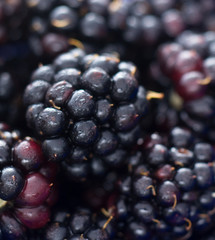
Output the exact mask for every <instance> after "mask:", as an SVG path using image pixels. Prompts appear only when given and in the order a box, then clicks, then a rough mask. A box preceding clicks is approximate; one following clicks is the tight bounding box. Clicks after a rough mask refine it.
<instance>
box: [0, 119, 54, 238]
mask: <svg viewBox="0 0 215 240" xmlns="http://www.w3.org/2000/svg"><path fill="white" fill-rule="evenodd" d="M0 169H1V170H0V208H1V213H0V219H1V221H0V232H1V236H2V239H20V240H21V239H27V238H26V232H27V229H28V228H30V229H37V228H41V227H43V226H44V225H45V224H46V223H47V222H48V221H49V217H50V207H51V206H52V205H53V204H54V203H55V201H56V199H57V198H56V197H57V192H56V190H57V188H56V183H55V178H56V174H57V166H56V165H55V164H54V163H49V162H47V161H46V160H45V157H44V155H43V153H42V149H41V146H40V144H39V143H38V142H36V141H35V140H34V139H32V138H30V137H26V138H25V139H23V140H20V133H19V132H18V131H10V128H9V127H8V125H6V124H4V123H0Z"/></svg>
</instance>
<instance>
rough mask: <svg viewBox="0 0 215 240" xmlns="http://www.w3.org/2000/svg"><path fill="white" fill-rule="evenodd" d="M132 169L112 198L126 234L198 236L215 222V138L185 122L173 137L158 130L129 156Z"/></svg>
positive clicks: (113, 209)
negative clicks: (207, 138) (192, 129)
mask: <svg viewBox="0 0 215 240" xmlns="http://www.w3.org/2000/svg"><path fill="white" fill-rule="evenodd" d="M155 138H156V139H157V140H155ZM176 139H180V144H178V143H179V142H178V141H176ZM128 170H129V171H128V173H127V174H126V175H125V176H124V177H121V178H119V180H118V194H117V193H115V194H113V195H112V196H111V197H110V199H109V201H108V206H109V210H110V211H111V213H112V214H113V215H114V218H115V221H116V222H117V229H118V231H119V232H121V233H122V234H123V239H129V240H130V239H140V238H141V239H165V240H166V239H170V238H172V239H193V238H192V237H194V236H197V235H198V236H201V235H202V236H204V235H205V234H206V233H207V232H209V231H210V230H211V229H212V228H213V222H214V206H215V205H214V204H215V201H214V197H213V192H214V148H213V146H212V145H211V144H209V143H207V142H203V141H202V140H201V139H195V138H194V137H193V136H192V133H191V132H189V130H187V129H183V128H180V127H176V128H174V129H173V130H172V131H171V133H170V134H169V136H168V141H167V142H166V141H164V138H162V137H160V138H158V136H157V137H156V134H153V135H151V136H149V138H148V140H147V143H146V144H145V145H143V147H142V148H141V151H137V152H136V153H134V154H133V156H132V157H130V158H129V161H128ZM206 219H207V220H206ZM206 222H207V223H206Z"/></svg>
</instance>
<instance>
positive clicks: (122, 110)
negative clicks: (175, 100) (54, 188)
mask: <svg viewBox="0 0 215 240" xmlns="http://www.w3.org/2000/svg"><path fill="white" fill-rule="evenodd" d="M77 52H78V54H76V53H77ZM135 70H136V68H135V66H133V65H132V64H131V63H126V62H120V60H119V58H117V57H116V56H114V55H111V54H107V53H106V54H102V55H97V54H90V55H86V54H85V53H84V51H83V50H80V49H74V50H71V51H69V52H67V53H64V54H62V55H59V56H58V57H57V58H56V59H55V60H54V62H53V64H52V65H49V66H42V67H40V68H38V69H37V70H35V72H34V73H33V75H32V82H31V83H30V84H29V85H28V86H27V87H26V89H25V92H24V103H25V105H26V106H27V107H28V109H27V112H26V120H27V124H28V126H29V127H30V128H31V129H33V130H34V131H35V133H36V134H37V136H40V137H41V139H42V141H43V142H42V147H43V150H44V153H45V155H46V157H47V158H48V159H49V160H51V161H62V166H63V167H64V170H65V171H66V172H67V173H68V175H71V177H74V178H75V179H79V180H81V179H82V180H84V179H86V178H87V176H88V174H89V173H90V172H91V171H92V166H91V162H95V160H96V159H100V160H101V164H103V165H104V163H107V164H108V165H110V166H114V167H117V166H121V165H122V164H123V163H124V161H125V156H126V154H127V152H128V151H129V149H131V147H132V145H133V144H134V143H135V142H136V140H137V139H138V135H139V133H140V132H141V127H140V124H139V122H140V119H143V118H144V115H145V114H146V112H147V102H148V101H147V100H148V99H150V98H152V97H156V94H154V93H153V92H148V93H147V92H146V90H145V89H144V87H143V86H141V85H138V82H137V79H136V78H135V77H134V74H135ZM158 95H159V96H158V97H162V94H158Z"/></svg>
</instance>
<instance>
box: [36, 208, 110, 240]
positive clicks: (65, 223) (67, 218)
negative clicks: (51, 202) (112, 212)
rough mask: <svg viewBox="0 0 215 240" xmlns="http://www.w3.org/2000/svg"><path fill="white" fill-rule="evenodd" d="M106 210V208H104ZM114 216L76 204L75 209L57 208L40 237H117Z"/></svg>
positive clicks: (102, 239)
mask: <svg viewBox="0 0 215 240" xmlns="http://www.w3.org/2000/svg"><path fill="white" fill-rule="evenodd" d="M104 211H105V210H104ZM112 218H113V217H112V216H109V217H108V216H107V217H106V216H104V215H102V214H93V213H92V211H91V210H90V209H88V208H83V207H78V206H76V209H75V210H69V209H66V210H57V211H55V212H54V214H53V215H52V218H51V221H50V223H49V224H48V225H47V226H46V227H45V229H44V230H43V231H42V232H41V234H40V238H43V239H46V240H49V239H52V240H53V239H56V240H60V239H62V240H63V239H65V238H68V239H79V238H82V239H89V240H96V239H97V240H106V239H115V229H114V224H112Z"/></svg>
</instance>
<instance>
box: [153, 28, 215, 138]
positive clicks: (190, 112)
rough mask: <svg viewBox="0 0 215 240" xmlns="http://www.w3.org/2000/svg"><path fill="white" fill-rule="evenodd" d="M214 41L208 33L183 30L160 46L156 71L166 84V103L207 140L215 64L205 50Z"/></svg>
mask: <svg viewBox="0 0 215 240" xmlns="http://www.w3.org/2000/svg"><path fill="white" fill-rule="evenodd" d="M214 40H215V38H214V35H213V34H212V33H211V32H206V33H205V34H202V33H201V34H200V33H199V34H196V33H194V32H191V31H185V32H183V33H182V34H181V35H180V36H179V37H178V39H177V40H176V42H174V43H167V44H164V45H162V46H160V47H159V50H158V61H159V65H160V69H161V71H162V72H163V73H164V75H165V76H166V77H167V78H168V79H166V81H167V82H168V81H169V85H168V87H169V90H167V94H166V98H167V101H168V104H169V105H171V106H172V108H174V109H175V110H176V111H178V114H179V116H180V120H181V121H182V122H183V124H186V126H188V127H189V128H191V129H192V130H193V131H194V132H195V133H197V134H200V135H201V136H202V137H204V138H206V140H210V141H214V140H215V138H214V119H213V117H212V116H213V115H214V103H215V102H214V93H213V92H214V91H213V90H214V69H215V68H214V66H215V61H214V59H213V57H212V56H211V55H210V48H209V46H210V45H211V44H212V43H213V42H214ZM164 59H166V61H164ZM164 78H165V77H164ZM168 92H169V93H168Z"/></svg>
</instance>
